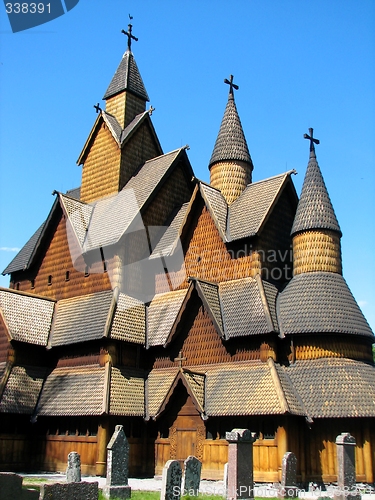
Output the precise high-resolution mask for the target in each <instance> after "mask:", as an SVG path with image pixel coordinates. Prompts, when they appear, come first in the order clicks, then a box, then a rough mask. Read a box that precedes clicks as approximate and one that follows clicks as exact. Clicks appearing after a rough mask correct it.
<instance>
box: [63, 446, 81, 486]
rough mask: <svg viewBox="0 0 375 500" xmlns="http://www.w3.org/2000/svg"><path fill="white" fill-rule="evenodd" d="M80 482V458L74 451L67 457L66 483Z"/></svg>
mask: <svg viewBox="0 0 375 500" xmlns="http://www.w3.org/2000/svg"><path fill="white" fill-rule="evenodd" d="M80 481H81V457H80V455H79V453H77V452H76V451H71V452H70V453H69V455H68V468H67V469H66V482H67V483H79V482H80Z"/></svg>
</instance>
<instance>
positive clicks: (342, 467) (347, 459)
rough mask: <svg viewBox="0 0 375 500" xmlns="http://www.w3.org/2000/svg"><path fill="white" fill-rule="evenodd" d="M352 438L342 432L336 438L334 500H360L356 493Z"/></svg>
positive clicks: (353, 440) (354, 442)
mask: <svg viewBox="0 0 375 500" xmlns="http://www.w3.org/2000/svg"><path fill="white" fill-rule="evenodd" d="M355 446H356V441H355V438H354V436H352V435H351V434H350V433H349V432H343V433H342V434H340V435H339V436H337V438H336V450H337V491H336V492H335V494H334V498H335V500H360V499H361V495H360V494H358V493H357V491H356V477H355Z"/></svg>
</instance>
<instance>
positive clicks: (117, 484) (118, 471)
mask: <svg viewBox="0 0 375 500" xmlns="http://www.w3.org/2000/svg"><path fill="white" fill-rule="evenodd" d="M128 477H129V443H128V440H127V439H126V436H125V432H124V429H123V426H122V425H116V428H115V432H114V433H113V435H112V437H111V440H110V442H109V443H108V446H107V481H106V485H105V486H104V488H103V495H104V496H105V497H106V498H130V496H131V488H130V486H129V485H128Z"/></svg>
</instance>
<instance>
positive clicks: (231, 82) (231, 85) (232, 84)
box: [224, 75, 239, 95]
mask: <svg viewBox="0 0 375 500" xmlns="http://www.w3.org/2000/svg"><path fill="white" fill-rule="evenodd" d="M224 83H226V84H227V85H229V95H233V89H235V90H238V89H239V86H238V85H236V84H235V83H233V75H230V78H229V80H228V79H227V78H225V80H224Z"/></svg>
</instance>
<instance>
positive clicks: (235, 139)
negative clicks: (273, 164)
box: [209, 92, 253, 170]
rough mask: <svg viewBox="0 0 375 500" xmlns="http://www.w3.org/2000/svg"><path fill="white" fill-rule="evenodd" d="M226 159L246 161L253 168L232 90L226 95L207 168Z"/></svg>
mask: <svg viewBox="0 0 375 500" xmlns="http://www.w3.org/2000/svg"><path fill="white" fill-rule="evenodd" d="M227 160H229V161H231V160H234V161H244V162H247V163H249V164H250V165H251V170H252V169H253V162H252V161H251V157H250V153H249V148H248V147H247V142H246V139H245V134H244V132H243V129H242V125H241V120H240V117H239V116H238V112H237V107H236V103H235V102H234V96H233V92H230V93H229V96H228V103H227V106H226V108H225V112H224V116H223V120H222V122H221V125H220V130H219V134H218V136H217V139H216V142H215V147H214V150H213V152H212V156H211V159H210V163H209V168H211V166H212V165H213V164H214V163H216V162H218V161H227Z"/></svg>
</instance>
